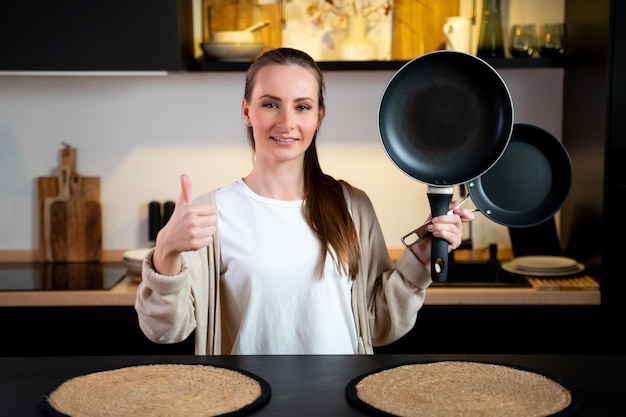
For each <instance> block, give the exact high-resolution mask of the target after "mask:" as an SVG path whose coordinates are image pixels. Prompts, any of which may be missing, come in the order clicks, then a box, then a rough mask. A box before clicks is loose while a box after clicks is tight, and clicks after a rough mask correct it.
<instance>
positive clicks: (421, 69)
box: [378, 51, 513, 281]
mask: <svg viewBox="0 0 626 417" xmlns="http://www.w3.org/2000/svg"><path fill="white" fill-rule="evenodd" d="M378 116H379V117H378V127H379V132H380V137H381V140H382V143H383V146H384V148H385V151H386V152H387V155H388V156H389V157H390V159H391V160H392V161H393V163H394V164H395V165H396V166H397V167H398V168H399V169H400V170H401V171H403V172H404V173H405V174H407V175H409V176H410V177H412V178H413V179H416V180H418V181H421V182H424V183H426V184H428V200H429V202H430V207H431V212H432V216H433V217H435V216H439V215H443V214H446V212H447V211H448V206H449V205H450V201H451V199H452V194H453V186H454V185H457V184H461V183H465V182H468V181H471V180H473V179H475V178H477V177H478V176H480V175H481V174H483V173H485V172H486V171H487V170H488V169H489V168H491V167H492V166H493V165H494V164H495V163H496V161H497V160H498V159H499V158H500V156H501V155H502V154H503V153H504V150H505V149H506V147H507V145H508V143H509V139H510V137H511V131H512V129H513V103H512V100H511V96H510V94H509V90H508V88H507V86H506V85H505V83H504V81H503V80H502V78H501V77H500V75H499V74H498V73H497V72H496V71H495V70H494V69H493V68H492V67H491V66H490V65H489V64H487V62H485V61H484V60H482V59H480V58H478V57H476V56H474V55H470V54H466V53H463V52H457V51H435V52H430V53H427V54H424V55H421V56H419V57H417V58H415V59H413V60H412V61H409V62H408V63H406V64H405V65H404V66H403V67H402V68H400V69H399V70H398V71H397V72H396V73H395V74H394V76H393V78H392V79H391V80H390V82H389V83H388V85H387V87H386V89H385V92H384V94H383V97H382V100H381V103H380V107H379V114H378ZM447 263H448V243H447V241H445V240H444V239H442V238H433V240H432V254H431V276H432V278H433V281H446V279H447Z"/></svg>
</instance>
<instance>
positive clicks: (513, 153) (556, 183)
mask: <svg viewBox="0 0 626 417" xmlns="http://www.w3.org/2000/svg"><path fill="white" fill-rule="evenodd" d="M572 177H573V171H572V163H571V161H570V158H569V155H568V153H567V150H566V149H565V147H564V146H563V145H562V144H561V142H559V141H558V139H556V138H555V137H554V136H552V135H551V134H550V133H549V132H547V131H545V130H544V129H542V128H540V127H537V126H534V125H530V124H523V123H517V124H515V125H514V126H513V132H512V135H511V140H510V142H509V145H508V147H507V148H506V151H505V152H504V154H503V155H502V157H501V158H500V159H499V160H498V161H497V162H496V163H495V164H494V166H493V167H491V168H490V169H489V170H488V171H487V172H485V173H484V174H482V175H481V176H479V177H477V178H475V179H474V180H472V181H470V182H469V183H468V184H467V188H468V190H469V194H470V197H471V199H472V202H473V203H474V204H475V205H476V207H478V208H479V209H480V212H481V213H483V214H484V215H485V216H487V217H488V218H489V219H491V220H493V221H494V222H496V223H499V224H502V225H504V226H509V227H530V226H534V225H537V224H539V223H542V222H544V221H546V220H547V219H549V218H550V217H552V216H553V215H554V214H555V213H556V212H557V211H558V210H559V209H560V208H561V206H562V205H563V203H564V202H565V200H566V199H567V196H568V195H569V192H570V189H571V187H572Z"/></svg>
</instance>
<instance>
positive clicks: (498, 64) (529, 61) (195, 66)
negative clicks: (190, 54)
mask: <svg viewBox="0 0 626 417" xmlns="http://www.w3.org/2000/svg"><path fill="white" fill-rule="evenodd" d="M485 61H487V62H488V63H489V64H490V65H491V66H493V67H494V68H503V69H505V68H506V69H508V68H528V69H531V68H552V67H556V68H559V67H570V66H573V65H576V62H577V59H576V57H569V56H567V57H562V58H496V59H486V60H485ZM408 62H410V61H321V62H319V63H318V64H319V66H320V68H321V69H322V71H396V70H399V69H400V68H402V66H403V65H405V64H406V63H408ZM249 66H250V62H241V61H239V62H226V61H210V60H197V61H195V62H193V63H192V64H191V66H190V67H189V71H201V72H237V71H246V70H247V69H248V67H249Z"/></svg>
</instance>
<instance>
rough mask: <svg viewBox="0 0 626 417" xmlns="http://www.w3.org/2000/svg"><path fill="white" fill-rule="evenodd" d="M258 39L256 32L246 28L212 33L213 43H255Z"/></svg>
mask: <svg viewBox="0 0 626 417" xmlns="http://www.w3.org/2000/svg"><path fill="white" fill-rule="evenodd" d="M254 42H258V39H257V37H256V35H255V33H254V32H249V31H245V30H224V31H221V32H213V33H211V43H254Z"/></svg>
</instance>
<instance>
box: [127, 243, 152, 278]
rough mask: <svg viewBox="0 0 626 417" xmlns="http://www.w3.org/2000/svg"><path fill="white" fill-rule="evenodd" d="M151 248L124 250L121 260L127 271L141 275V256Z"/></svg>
mask: <svg viewBox="0 0 626 417" xmlns="http://www.w3.org/2000/svg"><path fill="white" fill-rule="evenodd" d="M151 249H152V248H146V249H132V250H128V251H126V252H124V254H123V258H122V261H123V263H124V266H125V267H126V269H128V272H131V273H133V274H137V275H141V268H142V266H143V258H145V256H146V254H147V253H148V252H149V251H150V250H151Z"/></svg>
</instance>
